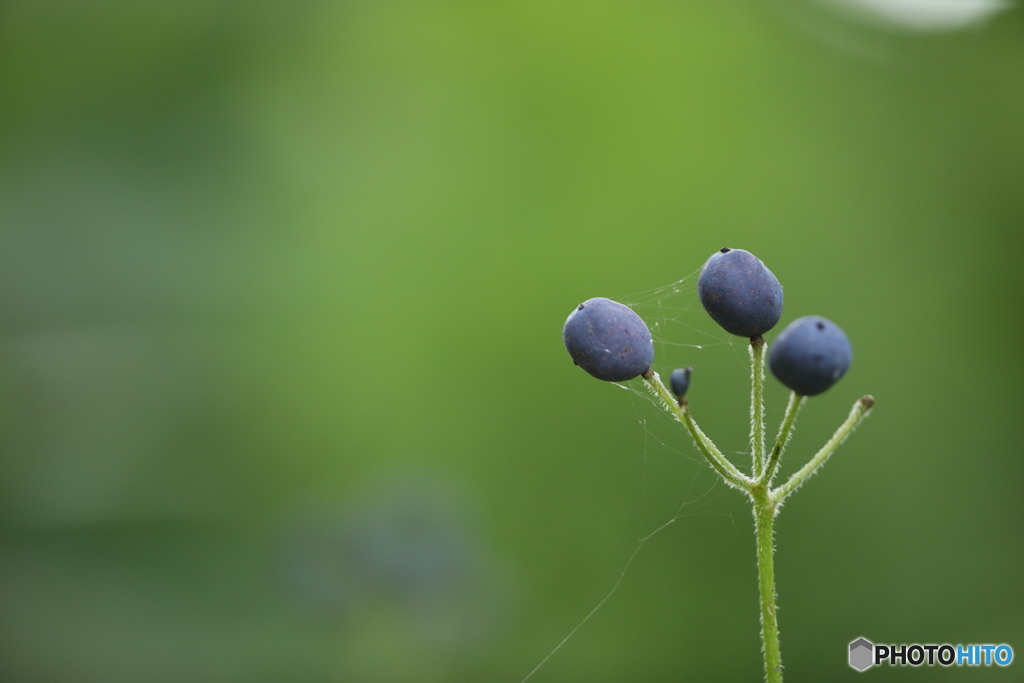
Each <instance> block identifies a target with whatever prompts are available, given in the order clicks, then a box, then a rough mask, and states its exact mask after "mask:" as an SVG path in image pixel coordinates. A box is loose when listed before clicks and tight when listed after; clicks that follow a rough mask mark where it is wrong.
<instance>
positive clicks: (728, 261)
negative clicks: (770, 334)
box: [697, 247, 782, 339]
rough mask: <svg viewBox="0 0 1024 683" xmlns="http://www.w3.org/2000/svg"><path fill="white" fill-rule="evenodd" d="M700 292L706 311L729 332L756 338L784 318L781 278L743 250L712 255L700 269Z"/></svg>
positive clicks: (729, 250) (698, 282)
mask: <svg viewBox="0 0 1024 683" xmlns="http://www.w3.org/2000/svg"><path fill="white" fill-rule="evenodd" d="M697 293H698V295H699V296H700V302H701V304H703V306H704V310H706V311H707V312H708V314H709V315H710V316H711V317H712V318H713V319H714V321H715V322H716V323H718V324H719V325H721V326H722V327H723V328H724V329H725V331H726V332H728V333H729V334H735V335H738V336H740V337H749V338H751V339H755V338H757V337H760V336H761V335H763V334H764V333H765V332H767V331H768V330H770V329H772V328H773V327H775V323H777V322H779V318H780V317H782V285H780V284H779V280H778V278H776V277H775V275H774V274H773V273H772V271H770V270H768V268H767V267H765V265H764V264H763V263H761V261H760V259H758V258H757V257H756V256H754V255H753V254H751V253H750V252H749V251H744V250H743V249H729V248H728V247H726V248H724V249H721V250H720V251H717V252H715V253H714V254H712V255H711V258H709V259H708V260H707V261H706V262H705V263H704V267H703V268H701V269H700V276H699V277H698V278H697Z"/></svg>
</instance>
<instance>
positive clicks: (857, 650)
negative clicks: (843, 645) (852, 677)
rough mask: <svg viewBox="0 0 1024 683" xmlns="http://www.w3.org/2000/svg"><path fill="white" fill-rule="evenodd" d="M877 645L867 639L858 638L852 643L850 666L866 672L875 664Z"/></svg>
mask: <svg viewBox="0 0 1024 683" xmlns="http://www.w3.org/2000/svg"><path fill="white" fill-rule="evenodd" d="M874 660H875V645H874V643H872V642H871V641H870V640H868V639H867V638H858V639H857V640H855V641H853V642H852V643H850V666H852V667H853V668H854V669H856V670H857V671H864V670H865V669H867V668H870V667H871V666H873V665H874V663H875V661H874Z"/></svg>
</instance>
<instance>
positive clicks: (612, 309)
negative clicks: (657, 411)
mask: <svg viewBox="0 0 1024 683" xmlns="http://www.w3.org/2000/svg"><path fill="white" fill-rule="evenodd" d="M562 341H564V342H565V349H566V350H567V351H568V352H569V355H570V356H572V362H573V363H575V364H576V365H578V366H580V367H581V368H583V369H584V370H586V371H587V372H589V373H590V374H591V375H593V376H594V377H596V378H598V379H603V380H605V381H608V382H624V381H626V380H627V379H633V378H634V377H636V376H637V375H642V374H643V373H645V372H647V370H648V369H649V368H650V367H651V363H653V362H654V342H653V341H652V339H651V332H650V330H648V329H647V325H646V324H645V323H644V321H643V320H642V319H641V318H640V316H638V315H637V314H636V313H634V312H633V309H631V308H630V307H629V306H625V305H623V304H620V303H618V302H616V301H612V300H611V299H605V298H603V297H598V298H595V299H587V300H586V301H584V302H583V303H581V304H580V305H579V306H577V307H576V310H574V311H573V312H572V313H570V314H569V318H568V319H567V320H566V321H565V327H564V328H562Z"/></svg>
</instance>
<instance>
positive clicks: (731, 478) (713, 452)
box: [643, 370, 753, 491]
mask: <svg viewBox="0 0 1024 683" xmlns="http://www.w3.org/2000/svg"><path fill="white" fill-rule="evenodd" d="M643 380H644V384H646V385H647V388H648V389H650V391H651V393H652V394H654V396H655V398H657V399H659V400H660V401H661V404H662V406H663V407H664V408H665V410H667V411H668V412H669V413H671V414H672V416H673V417H675V418H676V420H678V421H679V422H680V423H681V424H682V425H683V426H684V427H686V431H688V432H689V433H690V436H691V437H692V438H693V443H694V444H696V446H697V450H698V451H700V453H701V455H703V456H704V458H705V459H706V460H707V461H708V464H710V465H711V467H712V468H713V469H714V470H715V471H716V472H718V473H719V474H720V475H721V476H722V479H724V480H725V483H726V484H729V485H730V486H733V487H735V488H738V489H740V490H742V491H749V490H750V486H751V484H752V483H753V482H752V481H751V480H750V478H749V477H747V476H746V475H744V474H743V473H742V472H740V471H739V470H738V469H736V466H735V465H733V464H732V463H731V462H729V461H728V460H727V459H726V457H725V456H724V455H722V452H721V451H720V450H718V446H716V445H715V444H714V442H713V441H711V439H709V438H708V437H707V435H706V434H705V433H704V432H702V431H701V429H700V427H698V426H697V423H696V421H694V419H693V417H692V416H691V415H690V409H689V407H688V405H687V404H685V403H684V404H683V405H682V406H680V405H679V403H678V402H677V401H676V399H675V398H674V397H673V396H672V394H671V393H669V390H668V389H667V388H666V387H665V385H664V384H663V383H662V381H661V377H659V376H658V373H656V372H655V371H654V370H648V371H647V372H646V373H644V375H643Z"/></svg>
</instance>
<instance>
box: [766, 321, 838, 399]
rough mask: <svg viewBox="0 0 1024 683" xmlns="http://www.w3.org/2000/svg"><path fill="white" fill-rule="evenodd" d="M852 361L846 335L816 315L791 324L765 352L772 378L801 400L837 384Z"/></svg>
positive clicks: (834, 325) (836, 326) (833, 324)
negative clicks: (801, 397) (766, 352)
mask: <svg viewBox="0 0 1024 683" xmlns="http://www.w3.org/2000/svg"><path fill="white" fill-rule="evenodd" d="M852 360H853V349H852V348H851V347H850V340H849V339H847V338H846V333H845V332H843V331H842V330H841V329H840V328H839V326H838V325H836V324H835V323H834V322H832V321H831V320H828V319H826V318H822V317H821V316H820V315H808V316H805V317H803V318H798V319H796V320H794V321H793V322H791V323H790V324H789V325H788V326H787V327H786V329H784V330H783V331H782V332H780V333H779V336H778V337H777V338H776V339H775V343H773V344H772V346H771V349H769V351H768V367H770V368H771V370H772V374H773V375H775V377H776V378H778V380H779V381H780V382H782V383H783V384H785V385H786V386H787V387H789V388H790V389H792V390H793V391H795V392H796V393H798V394H802V395H803V396H817V395H818V394H820V393H822V392H823V391H825V390H826V389H828V388H829V387H831V386H832V385H833V384H835V383H836V382H838V381H839V378H840V377H842V376H843V375H844V374H846V371H847V370H848V369H849V367H850V362H851V361H852Z"/></svg>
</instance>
